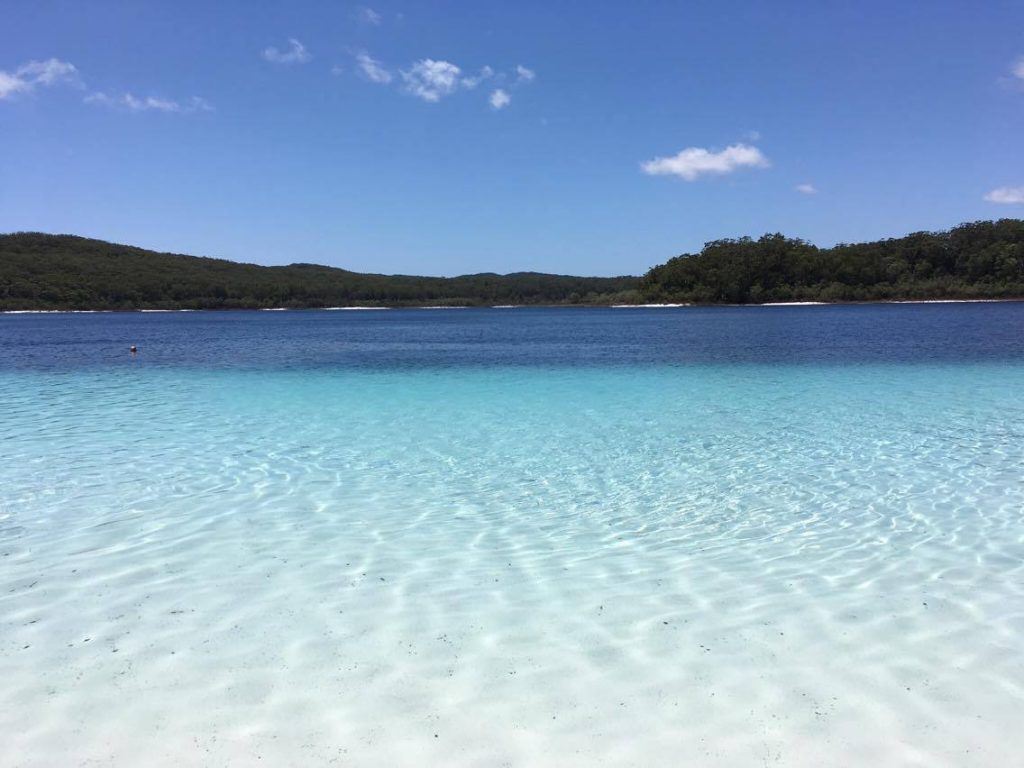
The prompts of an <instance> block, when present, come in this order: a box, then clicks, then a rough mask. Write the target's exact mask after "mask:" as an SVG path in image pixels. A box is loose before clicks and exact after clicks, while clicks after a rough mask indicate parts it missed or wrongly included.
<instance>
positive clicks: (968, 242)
mask: <svg viewBox="0 0 1024 768" xmlns="http://www.w3.org/2000/svg"><path fill="white" fill-rule="evenodd" d="M983 298H1024V221H1022V220H1019V219H1001V220H999V221H978V222H973V223H968V224H961V225H960V226H958V227H954V228H952V229H950V230H948V231H944V232H916V233H914V234H911V235H907V236H906V237H901V238H893V239H887V240H878V241H874V242H867V243H855V244H840V245H836V246H834V247H832V248H818V247H816V246H814V245H812V244H811V243H808V242H806V241H804V240H800V239H796V238H789V237H785V236H783V235H781V234H768V235H764V236H763V237H760V238H758V239H757V240H754V239H752V238H749V237H742V238H737V239H725V240H714V241H712V242H709V243H707V244H706V245H705V246H704V248H703V249H702V250H701V252H700V253H699V254H684V255H682V256H677V257H675V258H673V259H670V260H669V261H667V262H666V263H664V264H661V265H659V266H656V267H654V268H652V269H651V270H649V271H648V272H647V274H645V275H644V276H643V277H630V276H623V277H574V276H570V275H549V274H542V273H537V272H517V273H514V274H509V275H497V274H492V273H484V274H476V275H462V276H460V277H416V276H412V275H376V274H365V273H359V272H350V271H348V270H344V269H336V268H333V267H322V266H317V265H315V264H291V265H288V266H284V267H263V266H258V265H255V264H241V263H237V262H232V261H226V260H224V259H210V258H203V257H197V256H183V255H179V254H170V253H156V252H154V251H147V250H144V249H142V248H135V247H132V246H126V245H116V244H113V243H107V242H104V241H102V240H91V239H87V238H82V237H75V236H73V235H48V234H41V233H35V232H19V233H14V234H9V235H0V310H8V311H9V310H27V309H36V310H39V309H115V310H130V309H263V308H270V307H288V308H317V307H335V306H353V305H363V306H388V307H402V306H429V305H438V306H493V305H496V304H516V305H530V304H533V305H562V304H565V305H573V304H580V305H605V304H635V303H643V302H680V303H694V304H723V303H724V304H747V303H764V302H773V301H828V302H842V301H886V300H902V299H983Z"/></svg>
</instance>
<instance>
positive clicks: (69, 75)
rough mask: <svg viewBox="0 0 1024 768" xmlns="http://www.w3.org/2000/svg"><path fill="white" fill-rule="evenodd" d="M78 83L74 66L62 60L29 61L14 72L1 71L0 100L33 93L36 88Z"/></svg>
mask: <svg viewBox="0 0 1024 768" xmlns="http://www.w3.org/2000/svg"><path fill="white" fill-rule="evenodd" d="M77 81H78V70H77V69H76V68H75V65H74V64H69V63H68V62H66V61H61V60H60V59H47V60H46V61H29V62H27V63H25V64H22V65H21V66H20V67H18V68H17V69H16V70H14V72H4V71H3V70H0V99H6V98H8V97H9V96H14V95H15V94H18V93H31V92H32V91H34V90H35V88H36V86H49V85H55V84H56V83H61V82H64V83H74V82H77Z"/></svg>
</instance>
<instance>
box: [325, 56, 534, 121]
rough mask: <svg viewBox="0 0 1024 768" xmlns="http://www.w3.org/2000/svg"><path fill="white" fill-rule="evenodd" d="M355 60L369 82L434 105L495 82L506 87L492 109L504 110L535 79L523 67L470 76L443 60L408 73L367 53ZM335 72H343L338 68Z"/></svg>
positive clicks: (417, 64) (497, 92)
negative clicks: (513, 91)
mask: <svg viewBox="0 0 1024 768" xmlns="http://www.w3.org/2000/svg"><path fill="white" fill-rule="evenodd" d="M355 60H356V68H357V70H358V71H359V72H360V73H361V74H362V75H363V76H364V77H365V78H366V79H367V80H369V81H370V82H373V83H380V84H382V85H388V84H389V83H391V82H392V81H397V82H398V84H399V87H400V88H401V89H402V90H403V91H405V92H406V93H408V94H410V95H412V96H415V97H417V98H419V99H423V101H427V102H431V103H436V102H439V101H441V99H443V98H445V97H447V96H451V95H452V94H454V93H457V92H458V91H470V90H473V89H474V88H477V87H478V86H479V85H480V84H481V83H483V82H486V81H489V80H493V81H494V83H495V85H499V84H502V85H503V86H504V87H500V88H495V89H494V90H492V91H491V92H490V94H489V95H488V97H487V101H488V103H489V104H490V105H491V107H492V108H493V109H504V108H505V107H507V106H508V105H509V104H510V103H511V101H512V97H511V95H510V94H509V88H511V87H515V86H518V85H520V84H522V83H527V82H529V81H531V80H532V79H533V78H534V77H535V75H534V73H533V71H532V70H528V69H526V68H525V67H523V66H522V65H520V66H518V67H516V70H515V72H514V73H513V74H509V73H506V72H497V71H495V70H494V68H493V67H491V66H488V65H485V66H483V67H481V68H480V69H479V70H477V71H476V72H475V73H473V74H468V73H466V72H464V71H463V69H462V67H460V66H458V65H457V64H454V63H453V62H450V61H445V60H444V59H419V60H418V61H414V62H413V63H412V64H411V65H409V67H408V68H407V69H400V68H390V67H388V66H386V65H385V64H383V63H382V62H380V61H378V60H377V59H375V58H373V57H372V56H370V54H368V53H367V52H365V51H360V52H359V53H356V54H355ZM332 71H334V72H338V71H340V70H339V68H337V67H336V68H335V69H334V70H332ZM524 73H526V74H524ZM513 78H514V79H513Z"/></svg>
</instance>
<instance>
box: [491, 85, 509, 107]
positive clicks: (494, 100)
mask: <svg viewBox="0 0 1024 768" xmlns="http://www.w3.org/2000/svg"><path fill="white" fill-rule="evenodd" d="M488 101H489V102H490V103H491V107H492V108H493V109H504V108H505V107H507V106H508V105H509V103H510V102H511V101H512V97H511V96H509V95H508V93H507V92H506V91H504V90H503V89H501V88H498V89H497V90H496V91H494V92H493V93H492V94H491V95H490V98H488Z"/></svg>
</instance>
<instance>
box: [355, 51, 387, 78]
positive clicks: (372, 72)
mask: <svg viewBox="0 0 1024 768" xmlns="http://www.w3.org/2000/svg"><path fill="white" fill-rule="evenodd" d="M356 64H358V65H359V69H360V71H361V72H362V73H363V74H364V75H366V78H367V79H368V80H369V81H370V82H373V83H390V82H391V81H392V80H394V78H395V76H394V75H392V74H391V73H390V72H389V71H388V70H387V69H386V68H385V67H384V66H382V65H381V63H380V62H379V61H377V60H376V59H374V58H373V57H371V56H370V55H369V54H368V53H365V52H364V53H357V54H356Z"/></svg>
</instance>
